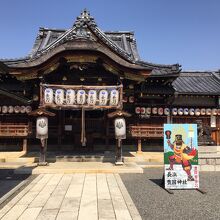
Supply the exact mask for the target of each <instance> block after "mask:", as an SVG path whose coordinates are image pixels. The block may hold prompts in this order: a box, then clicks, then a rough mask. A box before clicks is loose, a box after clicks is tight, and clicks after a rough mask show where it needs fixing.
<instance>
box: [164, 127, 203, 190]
mask: <svg viewBox="0 0 220 220" xmlns="http://www.w3.org/2000/svg"><path fill="white" fill-rule="evenodd" d="M164 169H165V170H164V174H165V188H166V189H197V188H199V165H198V138H197V125H196V124H164Z"/></svg>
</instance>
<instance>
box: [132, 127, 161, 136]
mask: <svg viewBox="0 0 220 220" xmlns="http://www.w3.org/2000/svg"><path fill="white" fill-rule="evenodd" d="M129 128H130V133H131V136H132V137H135V138H162V137H163V126H155V125H154V126H151V125H131V126H130V127H129Z"/></svg>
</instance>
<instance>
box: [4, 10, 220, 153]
mask: <svg viewBox="0 0 220 220" xmlns="http://www.w3.org/2000/svg"><path fill="white" fill-rule="evenodd" d="M219 105H220V72H214V71H213V72H211V71H210V72H199V71H198V72H197V71H194V72H183V71H181V66H180V65H179V64H169V65H167V64H166V65H164V64H154V63H149V62H147V61H143V60H142V59H141V58H140V56H139V53H138V49H137V43H136V40H135V35H134V32H129V31H108V32H105V31H102V30H101V29H100V28H99V27H98V26H97V23H96V21H95V20H94V18H93V17H92V16H90V14H89V12H88V11H87V10H84V11H83V12H82V13H81V15H80V16H79V17H77V18H76V21H75V22H74V24H73V26H72V27H70V28H69V29H67V30H66V29H50V28H40V29H39V32H38V35H37V37H36V40H35V43H34V45H33V48H32V50H31V52H30V54H28V55H27V56H26V57H23V58H19V59H0V150H1V151H13V150H16V151H17V150H21V149H22V146H23V147H25V148H26V147H27V148H28V151H34V150H38V148H39V143H40V141H39V139H37V138H36V116H33V114H31V113H32V112H38V114H39V115H40V114H41V112H44V111H45V112H48V114H51V115H54V116H52V117H48V150H49V151H57V152H61V151H63V152H65V151H69V152H73V153H74V152H76V153H78V152H104V151H111V150H114V148H115V144H116V140H115V129H114V120H113V119H112V118H111V117H108V116H109V115H110V114H111V113H114V112H117V111H123V112H125V113H126V114H129V115H130V117H126V118H125V120H126V139H125V140H123V146H124V149H127V150H139V151H141V150H144V151H151V150H153V151H154V150H157V151H160V150H161V151H162V150H163V124H164V123H197V124H198V127H199V144H201V145H219V144H220V130H219V128H220V106H219ZM141 144H142V146H141ZM138 147H139V148H138Z"/></svg>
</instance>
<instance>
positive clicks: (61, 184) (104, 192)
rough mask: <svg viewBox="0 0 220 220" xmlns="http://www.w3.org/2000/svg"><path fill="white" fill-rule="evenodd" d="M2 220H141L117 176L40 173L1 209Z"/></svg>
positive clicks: (0, 216)
mask: <svg viewBox="0 0 220 220" xmlns="http://www.w3.org/2000/svg"><path fill="white" fill-rule="evenodd" d="M0 219H2V220H15V219H19V220H32V219H38V220H41V219H43V220H47V219H48V220H50V219H51V220H52V219H59V220H61V219H62V220H68V219H79V220H87V219H88V220H93V219H100V220H104V219H105V220H107V219H109V220H113V219H122V220H123V219H124V220H131V219H135V220H138V219H141V217H140V215H139V213H138V211H137V209H136V207H135V205H134V203H133V201H132V199H131V197H130V195H129V194H128V192H127V190H126V188H125V186H124V184H123V182H122V180H121V178H120V176H119V175H118V174H101V173H97V174H95V173H94V174H85V173H75V174H40V175H39V176H38V177H37V178H36V179H34V180H33V181H32V182H31V183H30V184H29V185H28V186H27V187H26V188H24V189H23V190H22V191H21V192H20V193H19V194H17V195H16V196H15V197H14V198H13V199H12V200H11V201H9V202H8V203H7V204H6V205H5V206H4V207H3V208H2V209H1V210H0Z"/></svg>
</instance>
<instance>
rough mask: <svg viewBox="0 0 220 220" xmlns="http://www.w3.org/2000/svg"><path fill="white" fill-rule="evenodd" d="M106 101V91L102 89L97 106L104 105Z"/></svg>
mask: <svg viewBox="0 0 220 220" xmlns="http://www.w3.org/2000/svg"><path fill="white" fill-rule="evenodd" d="M107 101H108V91H107V90H104V89H103V90H101V91H100V92H99V105H106V104H107Z"/></svg>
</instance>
